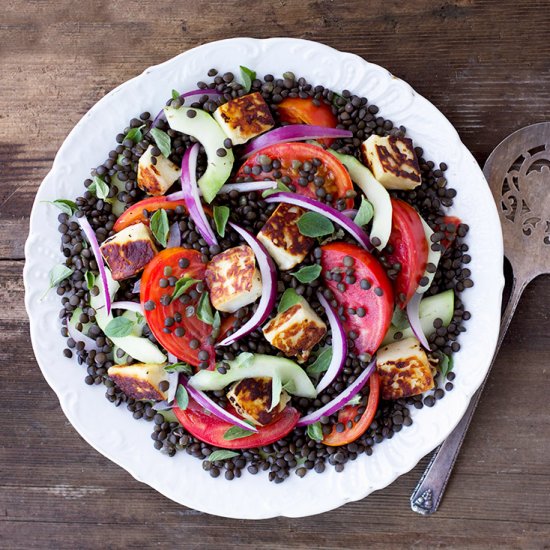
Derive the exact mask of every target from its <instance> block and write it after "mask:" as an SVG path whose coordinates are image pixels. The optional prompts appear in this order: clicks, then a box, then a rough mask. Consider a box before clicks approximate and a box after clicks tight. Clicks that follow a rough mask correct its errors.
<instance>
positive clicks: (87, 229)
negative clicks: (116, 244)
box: [76, 216, 111, 315]
mask: <svg viewBox="0 0 550 550" xmlns="http://www.w3.org/2000/svg"><path fill="white" fill-rule="evenodd" d="M76 219H77V221H78V223H79V224H80V227H81V228H82V231H84V235H85V236H86V239H88V242H89V243H90V246H91V247H92V252H93V253H94V257H95V261H96V263H97V268H98V269H99V275H100V277H101V285H102V286H103V294H104V296H105V309H106V311H107V315H110V314H111V294H110V293H109V283H108V282H107V273H106V272H105V266H104V265H103V257H102V256H101V250H99V243H98V242H97V238H96V236H95V233H94V230H93V229H92V226H91V225H90V222H89V221H88V220H87V218H86V216H82V217H81V218H76Z"/></svg>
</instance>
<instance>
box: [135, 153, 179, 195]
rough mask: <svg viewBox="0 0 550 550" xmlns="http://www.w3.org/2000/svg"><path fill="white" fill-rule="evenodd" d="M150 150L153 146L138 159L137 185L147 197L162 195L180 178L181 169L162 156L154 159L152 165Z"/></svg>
mask: <svg viewBox="0 0 550 550" xmlns="http://www.w3.org/2000/svg"><path fill="white" fill-rule="evenodd" d="M152 150H153V146H152V145H149V147H148V148H147V151H145V153H143V155H141V157H140V159H139V163H138V174H137V184H138V186H139V187H140V188H141V189H143V191H145V192H146V193H148V194H149V195H154V196H157V195H164V194H165V193H166V191H168V189H170V187H172V185H173V184H174V182H175V181H176V180H177V179H179V178H180V176H181V169H180V168H178V167H177V166H176V165H175V164H174V163H173V162H172V161H171V160H169V159H167V158H166V157H165V156H164V155H159V156H158V157H155V159H156V162H155V164H153V161H152V157H153V155H152Z"/></svg>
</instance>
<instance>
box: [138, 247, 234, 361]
mask: <svg viewBox="0 0 550 550" xmlns="http://www.w3.org/2000/svg"><path fill="white" fill-rule="evenodd" d="M180 260H181V261H182V262H183V264H184V265H185V264H188V265H187V266H186V267H183V268H182V267H180ZM166 268H170V270H171V276H173V277H176V278H177V279H180V278H181V277H191V278H193V279H197V280H199V281H202V280H204V273H205V270H206V264H203V263H202V262H201V254H200V252H198V251H197V250H190V249H187V248H169V249H167V250H163V251H162V252H160V253H159V254H157V255H156V256H155V257H154V258H153V259H152V260H151V261H150V262H149V263H148V264H147V266H146V267H145V270H144V271H143V275H142V277H141V289H140V300H141V305H142V307H143V308H144V311H145V319H146V320H147V324H148V325H149V327H150V329H151V331H152V333H153V334H154V335H155V338H156V339H157V340H158V342H159V344H160V345H161V346H163V347H164V348H165V349H166V350H167V351H169V352H170V353H173V354H174V355H175V356H176V357H177V358H178V359H179V360H180V361H185V362H186V363H189V364H190V365H193V366H195V367H198V366H199V363H200V362H201V361H200V360H199V358H198V354H199V352H200V351H201V350H205V351H207V352H208V355H209V361H210V365H211V366H213V364H214V359H215V354H214V346H212V345H210V344H208V343H207V338H208V337H209V336H210V335H211V333H212V326H211V325H208V324H207V323H203V322H202V321H201V320H199V319H198V318H197V316H196V315H195V314H193V315H192V316H191V317H187V316H186V314H185V313H186V311H185V310H186V308H187V307H189V306H195V307H196V305H197V302H198V298H196V299H194V300H190V301H189V302H188V303H186V304H182V303H181V301H180V300H179V299H176V300H174V301H173V302H171V303H170V304H169V305H166V306H165V305H162V304H161V302H160V300H161V298H162V297H163V296H171V295H172V293H173V291H174V287H171V286H168V287H165V288H161V286H160V280H161V279H167V278H168V277H167V276H166V275H165V274H164V273H165V269H166ZM192 288H194V286H193V287H191V288H190V289H188V291H187V292H189V291H190V290H191V289H192ZM150 300H151V301H153V302H154V304H155V309H153V310H152V311H147V310H146V309H145V307H144V304H145V303H146V302H148V301H150ZM178 314H179V315H178ZM180 315H181V321H179V322H174V323H173V324H172V325H171V326H170V327H165V319H166V318H167V317H171V318H172V319H174V317H175V316H176V317H179V316H180ZM177 328H182V329H183V330H184V331H185V334H184V335H183V336H177V335H176V329H177ZM227 328H228V327H227ZM178 332H180V331H178ZM191 340H198V341H199V347H197V348H196V349H192V348H191V346H190V342H191Z"/></svg>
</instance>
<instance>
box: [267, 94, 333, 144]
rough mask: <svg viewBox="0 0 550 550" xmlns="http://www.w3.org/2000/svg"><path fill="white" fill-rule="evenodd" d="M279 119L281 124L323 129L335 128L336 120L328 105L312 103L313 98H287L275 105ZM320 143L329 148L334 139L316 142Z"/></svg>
mask: <svg viewBox="0 0 550 550" xmlns="http://www.w3.org/2000/svg"><path fill="white" fill-rule="evenodd" d="M277 111H278V112H279V119H280V120H281V122H289V123H290V124H311V125H313V126H324V127H325V128H336V125H337V124H338V119H337V118H336V115H335V114H334V113H333V112H332V109H331V108H330V105H327V104H326V103H324V102H322V101H321V102H320V103H319V105H316V104H315V103H313V98H311V97H309V98H301V97H287V98H286V99H283V101H281V103H279V104H278V105H277ZM318 141H319V142H320V143H322V144H324V145H326V146H327V147H330V145H331V144H332V143H333V142H334V139H331V138H325V139H320V140H318Z"/></svg>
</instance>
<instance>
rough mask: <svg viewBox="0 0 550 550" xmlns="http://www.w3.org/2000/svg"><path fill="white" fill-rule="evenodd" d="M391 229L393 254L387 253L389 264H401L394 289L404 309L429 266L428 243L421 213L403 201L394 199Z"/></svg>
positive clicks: (390, 239)
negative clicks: (427, 265)
mask: <svg viewBox="0 0 550 550" xmlns="http://www.w3.org/2000/svg"><path fill="white" fill-rule="evenodd" d="M391 203H392V212H393V213H392V229H391V234H390V238H389V241H388V244H389V245H391V247H392V248H393V251H392V253H391V254H386V258H387V260H388V262H389V263H390V264H394V263H399V264H401V270H400V271H399V273H398V275H397V277H396V278H395V281H394V284H393V287H394V291H395V294H396V302H397V304H398V305H399V307H400V308H401V309H404V308H405V306H406V305H407V304H408V303H409V300H410V299H411V298H412V297H413V294H414V293H415V292H416V289H417V288H418V283H419V282H420V279H421V278H422V276H423V275H424V272H425V271H426V264H427V263H428V241H427V240H426V235H425V233H424V227H423V226H422V222H421V220H420V216H419V215H418V212H417V211H416V210H415V209H414V208H413V207H412V206H411V205H410V204H408V203H406V202H405V201H402V200H400V199H391Z"/></svg>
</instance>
